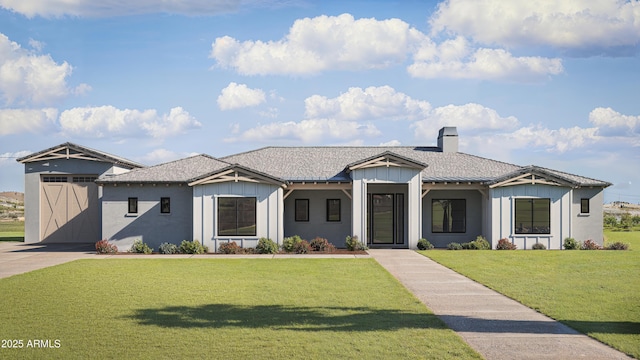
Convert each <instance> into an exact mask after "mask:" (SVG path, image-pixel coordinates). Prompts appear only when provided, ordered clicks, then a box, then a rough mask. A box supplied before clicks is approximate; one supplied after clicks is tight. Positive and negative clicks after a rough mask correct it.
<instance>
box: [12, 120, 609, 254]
mask: <svg viewBox="0 0 640 360" xmlns="http://www.w3.org/2000/svg"><path fill="white" fill-rule="evenodd" d="M437 144H438V146H437V147H421V146H417V147H413V146H397V147H393V146H359V147H345V146H341V147H265V148H261V149H257V150H254V151H249V152H244V153H240V154H235V155H230V156H226V157H222V158H214V157H211V156H208V155H197V156H193V157H189V158H186V159H181V160H177V161H172V162H168V163H164V164H160V165H156V166H149V167H145V166H143V165H140V164H137V163H135V162H132V161H129V160H126V159H123V158H121V157H118V156H115V155H111V154H107V153H104V152H101V151H97V150H93V149H89V148H86V147H83V146H79V145H75V144H72V143H65V144H61V145H59V146H54V147H52V148H49V149H46V150H43V151H40V152H37V153H34V154H32V155H29V156H26V157H23V158H20V159H18V161H19V162H21V163H23V164H24V165H25V213H26V221H25V242H29V243H33V242H41V241H46V242H95V241H97V240H100V239H108V240H110V241H111V242H113V243H115V244H116V245H118V247H119V248H120V249H126V248H128V247H129V246H130V245H131V244H132V243H133V241H134V240H136V239H141V240H143V241H144V242H146V243H148V244H149V245H151V246H152V247H156V248H157V246H158V245H159V244H161V243H163V242H172V243H176V244H178V243H180V242H181V241H182V240H185V239H186V240H193V239H197V240H198V241H199V242H202V244H204V245H207V246H208V247H209V248H210V249H217V248H218V246H219V245H220V244H221V243H224V242H229V241H235V242H237V243H238V244H239V245H241V246H243V247H251V246H255V245H256V244H257V241H258V239H259V238H261V237H267V238H271V239H272V240H274V241H276V242H278V243H279V244H282V240H283V239H284V238H285V237H287V236H293V235H300V236H301V237H302V238H306V239H312V238H315V237H318V236H319V237H323V238H326V239H328V240H329V241H330V242H331V243H333V244H334V245H336V246H337V247H344V241H345V238H346V237H347V236H353V235H357V236H358V238H359V239H360V240H361V241H362V242H363V243H365V244H366V245H367V246H369V247H372V248H376V247H384V248H410V249H413V248H416V246H417V243H418V240H419V239H420V238H426V239H428V240H429V241H430V242H431V243H433V244H434V245H435V246H436V247H446V246H447V244H449V243H451V242H458V243H462V242H468V241H471V240H474V239H475V238H476V236H478V235H482V236H484V237H485V238H486V239H487V240H489V242H491V243H492V246H493V247H494V248H495V246H496V244H497V241H498V240H499V239H502V238H506V239H509V241H511V242H512V243H514V244H516V245H517V246H518V248H519V249H529V248H531V247H532V246H533V245H534V244H536V243H542V244H544V245H545V246H546V247H547V248H548V249H561V248H562V241H563V239H564V238H566V237H573V238H575V239H577V240H580V241H584V240H587V239H592V240H594V241H596V242H598V243H600V244H602V241H603V236H602V211H603V209H602V207H603V206H602V204H603V190H604V188H606V187H607V186H609V185H611V184H609V183H607V182H605V181H600V180H595V179H590V178H587V177H583V176H578V175H573V174H568V173H565V172H561V171H557V170H551V169H546V168H542V167H537V166H518V165H513V164H508V163H504V162H500V161H495V160H490V159H486V158H482V157H478V156H474V155H469V154H465V153H461V152H458V134H457V130H456V128H455V127H445V128H442V129H441V130H440V132H439V136H438V140H437Z"/></svg>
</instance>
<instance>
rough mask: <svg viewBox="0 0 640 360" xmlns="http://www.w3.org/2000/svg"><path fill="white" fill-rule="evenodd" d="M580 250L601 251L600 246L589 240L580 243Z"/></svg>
mask: <svg viewBox="0 0 640 360" xmlns="http://www.w3.org/2000/svg"><path fill="white" fill-rule="evenodd" d="M580 249H582V250H601V249H602V246H600V245H598V243H597V242H595V241H593V240H591V239H589V240H586V241H585V242H584V243H582V246H581V247H580Z"/></svg>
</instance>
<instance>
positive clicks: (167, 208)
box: [160, 197, 171, 214]
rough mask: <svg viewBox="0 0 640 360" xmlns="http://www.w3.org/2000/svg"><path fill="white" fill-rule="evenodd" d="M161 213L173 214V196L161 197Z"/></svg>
mask: <svg viewBox="0 0 640 360" xmlns="http://www.w3.org/2000/svg"><path fill="white" fill-rule="evenodd" d="M160 213H161V214H171V198H168V197H163V198H160Z"/></svg>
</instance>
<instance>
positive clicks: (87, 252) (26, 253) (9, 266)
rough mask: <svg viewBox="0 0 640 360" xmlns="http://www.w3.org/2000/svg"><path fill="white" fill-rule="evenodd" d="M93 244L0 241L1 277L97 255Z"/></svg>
mask: <svg viewBox="0 0 640 360" xmlns="http://www.w3.org/2000/svg"><path fill="white" fill-rule="evenodd" d="M94 246H95V245H93V244H48V245H45V244H25V243H20V242H12V241H0V279H2V278H6V277H9V276H13V275H17V274H22V273H26V272H29V271H33V270H38V269H42V268H46V267H49V266H54V265H59V264H63V263H66V262H69V261H73V260H77V259H83V258H92V257H95V256H96V255H95V252H96V251H95V247H94Z"/></svg>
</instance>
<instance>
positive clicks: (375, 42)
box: [210, 14, 424, 75]
mask: <svg viewBox="0 0 640 360" xmlns="http://www.w3.org/2000/svg"><path fill="white" fill-rule="evenodd" d="M423 38H424V35H423V34H422V33H421V32H419V31H418V30H416V29H414V28H411V27H410V26H409V24H407V23H406V22H404V21H402V20H399V19H389V20H376V19H358V20H355V19H354V18H353V16H352V15H350V14H342V15H339V16H325V15H323V16H318V17H315V18H304V19H300V20H296V21H295V22H294V24H293V26H292V27H291V29H289V33H288V34H287V35H286V36H285V38H283V39H281V40H278V41H268V42H263V41H244V42H240V41H238V40H236V39H234V38H232V37H229V36H223V37H219V38H217V39H216V40H215V41H214V42H213V44H212V49H211V54H210V57H211V58H213V59H215V60H216V61H217V63H218V65H220V66H222V67H225V68H233V69H235V70H236V71H237V72H238V73H240V74H243V75H257V74H259V75H265V74H296V75H304V74H315V73H318V72H321V71H323V70H328V69H345V70H362V69H373V68H384V67H388V66H390V65H392V64H398V63H402V62H403V61H404V60H405V59H406V57H407V54H408V53H410V52H411V51H412V49H413V47H415V46H416V44H417V43H419V41H421V40H422V39H423Z"/></svg>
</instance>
